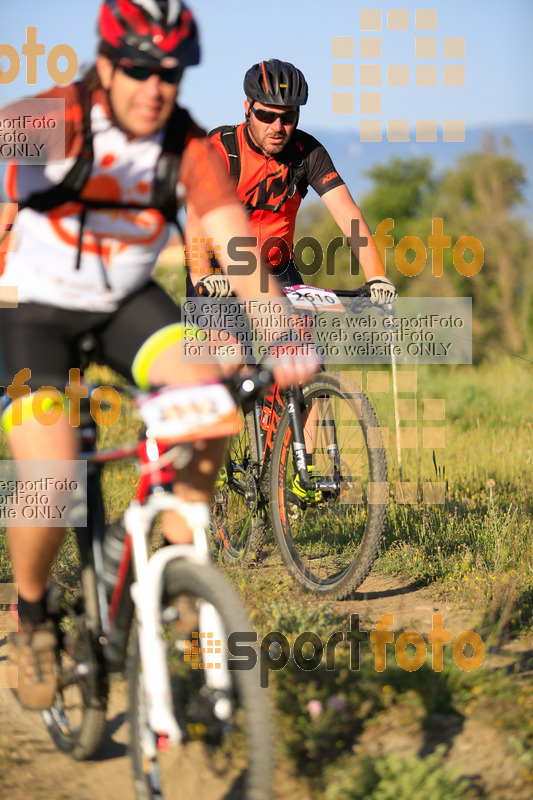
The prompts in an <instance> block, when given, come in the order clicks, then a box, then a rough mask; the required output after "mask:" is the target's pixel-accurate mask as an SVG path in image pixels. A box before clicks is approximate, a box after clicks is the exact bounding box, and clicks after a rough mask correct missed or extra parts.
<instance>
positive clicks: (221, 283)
mask: <svg viewBox="0 0 533 800" xmlns="http://www.w3.org/2000/svg"><path fill="white" fill-rule="evenodd" d="M196 291H197V292H198V294H199V295H202V296H204V297H231V295H232V293H233V292H232V288H231V285H230V282H229V280H228V279H227V278H226V276H225V275H216V274H215V275H206V276H205V277H203V278H200V280H199V281H198V283H197V284H196Z"/></svg>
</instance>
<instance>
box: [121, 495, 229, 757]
mask: <svg viewBox="0 0 533 800" xmlns="http://www.w3.org/2000/svg"><path fill="white" fill-rule="evenodd" d="M162 511H174V512H176V513H178V514H180V515H181V516H182V517H184V518H186V519H187V520H188V521H189V524H190V526H191V528H192V530H193V536H194V544H174V545H169V546H168V547H163V548H161V549H160V550H157V551H156V552H155V553H154V554H153V555H152V556H151V558H149V557H148V550H147V532H148V531H150V530H151V528H152V524H153V522H154V520H155V517H156V516H157V515H158V514H159V513H161V512H162ZM209 513H210V512H209V507H208V506H207V504H205V503H186V502H184V501H181V500H179V498H177V497H175V496H174V495H171V494H169V493H164V494H160V495H156V494H153V495H150V497H148V498H147V500H146V502H145V503H144V504H143V505H141V504H140V503H139V502H138V501H137V500H134V501H132V502H131V503H130V506H129V507H128V509H127V511H126V513H125V524H126V529H127V530H128V531H129V533H130V535H131V537H132V546H133V558H134V564H135V573H136V578H137V580H136V582H135V583H134V584H133V585H132V587H131V594H132V597H133V600H134V603H135V608H136V616H137V620H138V623H139V647H140V653H141V661H142V665H143V671H142V681H143V686H144V696H145V697H146V703H147V719H148V726H149V728H150V730H151V731H152V732H153V733H156V734H159V735H163V736H165V737H166V738H167V739H168V740H169V742H170V743H171V744H178V743H179V742H181V741H182V739H183V733H182V731H181V729H180V727H179V725H178V723H177V721H176V718H175V716H174V712H173V705H172V690H171V685H170V677H169V673H168V668H167V659H166V650H167V646H166V644H165V642H164V640H163V627H162V623H163V621H164V620H163V619H162V614H161V607H162V600H163V586H164V582H163V574H164V571H165V569H166V567H167V566H168V565H169V563H170V562H171V561H173V560H175V559H180V560H186V561H190V562H193V563H196V564H200V565H207V564H208V563H209V553H208V545H207V537H206V533H205V531H206V528H207V527H208V525H209V520H210V516H209ZM202 625H204V626H205V625H207V626H208V628H207V629H209V630H210V631H213V633H214V636H215V638H218V639H220V640H221V639H222V637H223V629H222V622H221V619H220V617H219V615H218V613H217V612H216V610H215V609H214V608H213V607H212V606H209V604H207V603H204V604H202V607H201V608H200V628H201V630H203V629H204V628H202ZM206 682H207V683H208V684H212V688H216V689H220V690H222V691H228V690H229V688H230V685H231V682H230V679H229V675H228V671H227V664H226V665H224V664H223V665H222V669H220V670H217V672H216V673H215V672H211V671H209V672H208V673H207V674H206ZM143 740H144V742H143V751H144V755H145V756H147V757H148V758H155V756H156V745H155V739H154V737H150V736H147V737H143Z"/></svg>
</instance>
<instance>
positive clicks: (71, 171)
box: [0, 0, 316, 708]
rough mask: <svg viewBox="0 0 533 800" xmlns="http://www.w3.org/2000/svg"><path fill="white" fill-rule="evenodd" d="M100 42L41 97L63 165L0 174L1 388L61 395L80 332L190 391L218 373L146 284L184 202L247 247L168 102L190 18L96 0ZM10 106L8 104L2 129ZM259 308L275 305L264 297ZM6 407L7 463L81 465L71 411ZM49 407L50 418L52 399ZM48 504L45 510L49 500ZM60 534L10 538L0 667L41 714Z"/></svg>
mask: <svg viewBox="0 0 533 800" xmlns="http://www.w3.org/2000/svg"><path fill="white" fill-rule="evenodd" d="M99 34H100V45H99V49H98V57H97V60H96V64H95V66H94V68H93V69H91V70H90V71H89V73H88V74H87V76H86V77H85V78H84V79H83V80H82V81H81V82H80V83H76V84H71V85H69V86H65V87H55V88H54V89H52V90H51V91H49V92H47V93H45V94H44V95H42V96H43V97H45V98H61V99H63V100H64V105H65V116H64V122H65V147H66V153H65V156H66V158H65V161H64V163H63V164H59V165H58V164H55V163H45V164H33V165H31V166H30V167H28V165H27V164H24V163H23V164H14V163H10V164H9V166H8V169H7V175H6V189H7V194H8V199H9V200H10V201H11V202H12V203H16V204H18V209H19V214H18V237H19V244H18V249H17V250H16V251H14V252H9V253H7V258H6V259H5V263H4V264H2V265H0V285H6V286H16V287H17V290H18V303H19V305H18V307H17V308H14V309H2V310H1V312H0V364H2V369H1V371H2V373H3V376H5V377H4V384H5V385H7V384H10V383H12V382H13V378H14V376H16V375H17V374H18V373H19V372H20V371H21V370H24V369H26V368H29V370H30V371H31V375H32V378H36V377H38V376H40V375H42V376H43V377H45V378H46V376H48V380H46V379H45V380H44V381H43V382H44V383H48V382H49V380H50V377H49V376H58V379H59V378H60V377H61V376H64V383H62V384H61V386H67V385H68V384H69V370H70V369H71V368H77V367H79V360H78V359H79V355H78V354H79V345H80V343H81V342H82V341H85V340H86V337H87V335H91V336H92V338H93V340H94V341H95V342H96V344H97V346H98V348H99V351H100V355H101V358H102V360H103V361H104V362H105V363H107V364H109V365H110V366H111V367H113V368H114V369H115V370H117V371H118V372H120V373H121V374H122V375H124V376H126V377H127V378H129V379H131V380H133V381H135V382H136V383H137V384H138V385H140V386H148V385H161V384H171V383H197V382H199V381H201V380H208V379H212V378H215V377H217V376H218V374H219V369H218V367H217V365H215V364H213V363H204V364H182V363H181V338H182V324H181V313H180V308H179V307H178V306H176V304H175V303H174V302H173V301H172V300H171V298H170V297H169V296H168V295H167V294H166V293H165V292H164V291H163V290H162V289H161V288H160V287H159V286H158V285H157V284H156V283H154V282H153V281H152V279H151V277H150V274H151V270H152V267H153V265H154V264H155V261H156V258H157V256H158V254H159V252H160V251H161V249H162V248H163V247H164V245H165V243H166V241H167V238H168V230H167V229H168V224H167V223H168V222H169V221H172V220H173V219H174V220H175V216H176V212H177V207H178V202H179V200H180V199H182V198H183V197H184V196H186V197H187V200H188V204H189V207H190V208H191V209H194V213H195V214H196V215H197V216H198V217H199V218H200V220H201V224H202V225H203V226H204V227H205V229H206V230H207V231H208V232H209V234H210V235H211V236H212V237H213V238H214V240H215V241H217V242H220V243H222V244H223V243H224V242H225V241H227V240H228V238H229V237H230V236H247V235H249V230H248V227H247V224H246V217H245V215H244V213H243V211H242V207H241V205H240V202H239V200H238V198H237V196H236V194H235V190H234V187H233V186H232V184H231V181H230V180H229V179H228V176H227V172H226V170H225V168H224V165H223V163H222V162H221V160H220V158H219V156H218V155H217V153H216V151H215V150H214V148H213V146H212V145H211V143H210V141H209V139H208V138H207V137H206V135H205V132H204V131H202V130H201V129H200V128H199V127H198V126H197V125H196V124H195V123H194V122H193V120H192V119H191V118H190V116H189V115H188V113H187V112H186V111H185V110H184V109H180V108H179V107H178V106H177V105H176V96H177V92H178V86H179V81H180V79H181V76H182V73H183V70H184V69H185V68H186V67H188V66H191V65H194V64H197V63H198V61H199V46H198V33H197V29H196V25H195V22H194V19H193V16H192V14H191V12H190V10H189V9H188V8H187V7H186V6H185V5H184V4H183V3H181V2H178V0H105V2H103V4H102V6H101V10H100V17H99ZM22 102H23V103H24V102H26V103H27V102H28V101H22ZM17 109H18V111H19V112H20V104H15V106H13V107H11V109H7V110H6V109H4V111H3V112H2V116H4V117H7V116H9V114H10V113H11V114H13V113H14V114H16V113H17ZM4 221H5V220H4ZM226 265H227V259H225V258H224V253H222V266H223V267H224V268H225V266H226ZM2 272H3V274H2ZM232 280H233V282H234V287H235V290H236V292H237V293H238V294H242V295H244V296H248V297H253V296H257V295H258V294H259V291H260V285H259V273H258V272H257V273H255V274H252V275H248V276H242V277H235V278H234V279H232ZM271 295H272V296H275V297H279V293H278V292H277V290H275V289H274V290H273V291H272V292H271ZM261 322H262V321H261V320H257V324H258V325H259V326H261ZM263 322H264V321H263ZM311 361H312V359H311ZM26 371H27V369H26ZM314 371H316V365H314V364H313V363H309V361H307V362H306V361H305V360H304V359H300V360H299V362H297V363H293V364H290V363H284V364H281V363H278V365H277V366H276V370H275V373H276V377H277V379H278V380H280V381H281V382H282V383H283V384H285V385H288V384H289V383H291V382H292V381H293V380H294V379H296V380H298V379H300V380H302V379H305V378H306V377H310V376H311V375H312V374H313V373H314ZM8 394H9V391H8ZM11 399H12V398H11V397H10V396H8V397H4V400H7V401H8V402H7V403H5V404H4V408H3V414H2V423H3V426H4V429H5V430H6V432H7V434H8V441H9V445H10V448H11V451H12V454H13V457H14V458H15V459H17V461H19V462H25V461H34V460H36V459H46V458H49V456H50V454H51V453H53V455H54V461H59V462H67V461H70V462H72V461H74V460H75V459H76V458H77V437H76V431H75V430H74V429H73V428H72V427H71V425H70V424H69V419H68V414H61V413H59V414H58V419H57V421H56V422H55V423H54V424H53V425H45V424H43V423H42V415H41V416H40V419H38V418H36V416H34V413H33V397H32V395H29V396H23V397H22V398H20V397H19V398H17V404H18V411H17V412H16V413H15V411H14V407H15V402H14V401H13V402H11ZM65 404H66V400H65ZM58 407H59V409H60V412H61V411H62V409H63V402H59V403H58ZM17 414H18V415H19V418H18V419H17V418H16V417H17ZM222 453H223V442H222V441H218V442H217V441H214V442H213V443H212V444H210V446H209V448H208V449H205V448H204V449H201V443H200V446H199V448H198V452H197V453H196V456H195V459H194V462H193V463H192V464H191V465H190V467H189V468H188V470H187V475H183V476H181V477H182V482H181V484H180V486H178V487H177V488H176V491H177V492H178V493H179V494H181V496H183V497H185V498H186V499H189V500H202V501H204V502H205V501H208V500H209V499H210V498H211V493H212V487H213V483H214V480H215V476H216V472H217V469H218V467H219V464H220V461H221V458H222ZM19 466H23V465H20V464H19ZM64 468H65V469H67V467H66V465H64ZM20 474H21V473H19V475H20ZM46 499H47V505H50V506H52V507H53V506H54V499H55V498H54V493H53V491H50V492H48V495H47V498H46ZM164 522H165V523H166V529H165V532H166V535H167V538H169V539H171V540H172V541H179V540H182V541H183V540H187V538H188V537H189V536H190V531H188V529H187V526H186V522H185V521H184V520H182V521H181V522H180V524H178V521H176V520H168V519H167V520H166V521H164ZM64 531H65V529H64V527H55V526H54V523H53V522H48V521H46V522H45V526H43V527H39V528H37V527H31V526H30V525H28V527H11V528H10V529H9V532H8V536H9V546H10V551H11V557H12V563H13V574H14V580H15V581H16V583H17V584H18V591H19V604H18V615H19V618H18V619H19V630H18V632H17V633H15V634H13V635H12V637H11V641H10V649H9V657H10V661H11V663H12V664H13V665H14V666H16V667H17V668H18V689H17V693H18V697H19V699H20V701H21V702H22V703H23V704H25V705H26V706H29V707H33V708H47V707H49V706H50V705H51V704H52V702H53V699H54V694H55V691H56V675H55V667H54V665H55V659H54V645H55V639H54V634H53V627H52V626H51V624H50V623H49V621H48V620H47V609H46V603H45V588H46V582H47V578H48V573H49V570H50V566H51V564H52V562H53V560H54V557H55V555H56V553H57V551H58V549H59V547H60V544H61V541H62V539H63V535H64Z"/></svg>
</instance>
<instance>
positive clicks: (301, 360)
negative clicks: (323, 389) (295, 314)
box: [200, 203, 320, 387]
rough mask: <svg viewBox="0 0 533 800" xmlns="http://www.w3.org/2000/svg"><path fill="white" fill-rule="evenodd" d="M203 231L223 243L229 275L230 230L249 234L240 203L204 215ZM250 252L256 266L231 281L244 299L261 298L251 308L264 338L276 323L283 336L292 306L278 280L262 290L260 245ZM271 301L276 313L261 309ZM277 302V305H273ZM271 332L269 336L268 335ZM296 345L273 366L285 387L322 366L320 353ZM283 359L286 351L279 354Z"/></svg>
mask: <svg viewBox="0 0 533 800" xmlns="http://www.w3.org/2000/svg"><path fill="white" fill-rule="evenodd" d="M200 223H201V226H202V230H203V231H205V234H206V235H207V236H210V237H212V238H213V241H214V242H217V243H218V242H220V245H221V247H220V256H219V258H218V261H219V264H220V266H221V268H222V270H223V271H224V272H225V273H226V274H227V273H228V267H229V265H230V263H231V262H230V259H229V258H228V249H227V245H228V241H229V237H228V232H231V234H232V236H234V237H236V236H239V237H241V236H243V237H249V236H250V231H249V229H248V224H247V221H246V215H245V214H244V211H243V209H242V206H241V204H240V203H235V204H234V205H224V206H221V207H219V208H216V209H213V210H211V211H209V212H207V213H206V214H204V215H203V216H202V218H201V220H200ZM249 252H250V254H251V255H252V256H255V259H256V261H255V264H256V266H255V267H254V268H253V270H250V273H249V274H246V275H231V276H229V277H230V281H231V284H232V288H233V290H234V292H235V294H237V295H239V296H240V297H243V298H260V299H261V300H262V301H263V302H262V304H257V306H255V304H254V306H253V307H252V304H251V307H250V309H249V316H250V318H251V319H252V321H253V323H254V327H255V328H256V329H257V331H258V333H259V335H260V336H261V338H263V339H265V340H267V341H268V340H270V341H272V327H273V326H274V325H275V333H276V336H278V335H279V336H280V337H281V336H283V334H286V333H289V332H290V327H289V324H288V317H289V313H290V307H289V305H288V303H287V302H286V300H285V296H284V295H283V294H282V292H281V290H280V289H279V288H278V286H277V284H276V282H275V281H269V288H268V292H267V293H262V292H261V280H260V269H259V266H257V265H258V264H259V251H258V249H257V248H250V251H249ZM268 300H274V301H275V306H276V313H268V312H267V313H265V312H264V311H261V310H260V305H262V306H263V308H264V307H265V306H266V305H267V304H268ZM273 305H274V304H273ZM280 306H282V307H283V308H284V309H286V311H285V312H282V313H281V314H280V313H279V311H278V309H279V307H280ZM268 333H270V337H269V338H268V337H267V334H268ZM281 350H282V351H283V347H282V348H281ZM293 350H294V345H293V348H292V350H291V347H290V346H289V347H288V352H289V358H290V360H289V361H288V362H287V361H286V362H285V363H279V362H277V364H276V366H275V368H274V375H275V378H276V381H278V383H279V384H280V385H281V386H282V387H286V386H291V385H294V384H295V383H301V382H304V381H306V380H308V379H309V378H311V377H312V376H313V375H314V374H315V373H316V372H317V371H318V368H319V365H320V362H319V359H318V356H316V354H315V353H311V354H309V353H308V352H307V351H306V350H302V352H301V353H298V354H296V353H294V352H293ZM280 357H281V358H283V352H281V353H280Z"/></svg>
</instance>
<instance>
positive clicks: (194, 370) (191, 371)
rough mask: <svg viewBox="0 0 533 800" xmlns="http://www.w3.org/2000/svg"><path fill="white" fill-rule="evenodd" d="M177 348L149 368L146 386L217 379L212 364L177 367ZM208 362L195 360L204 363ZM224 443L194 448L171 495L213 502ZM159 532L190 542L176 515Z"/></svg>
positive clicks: (189, 533)
mask: <svg viewBox="0 0 533 800" xmlns="http://www.w3.org/2000/svg"><path fill="white" fill-rule="evenodd" d="M181 358H182V356H181V345H180V344H173V345H170V346H169V347H167V348H166V349H165V351H164V353H162V354H161V355H160V356H159V357H158V358H157V359H156V360H155V361H154V363H153V364H152V366H151V368H150V373H149V382H150V383H151V384H152V385H153V386H157V385H163V384H167V385H168V384H170V385H173V384H174V385H183V384H196V383H201V382H203V381H209V380H214V379H217V378H220V376H221V370H220V367H219V366H218V365H217V364H216V363H214V362H213V361H212V360H211V362H210V363H194V364H182V363H181ZM207 360H208V358H207V357H206V358H205V359H199V361H207ZM224 449H225V439H210V440H208V441H206V442H197V443H196V444H195V453H194V456H193V459H192V461H191V463H190V464H188V465H187V467H186V468H185V469H183V470H180V472H179V473H178V481H177V483H176V484H175V485H174V492H175V494H176V495H177V496H178V497H180V498H181V499H182V500H187V501H188V502H204V503H208V504H210V503H211V502H212V499H213V487H214V484H215V480H216V476H217V473H218V470H219V468H220V465H221V464H222V458H223V456H224ZM162 523H163V529H164V532H165V536H166V538H167V539H168V540H169V541H171V542H180V543H184V542H190V541H192V531H191V529H190V528H189V527H188V525H187V521H186V520H184V519H182V518H181V517H180V516H178V515H177V514H172V513H167V514H163V515H162Z"/></svg>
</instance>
